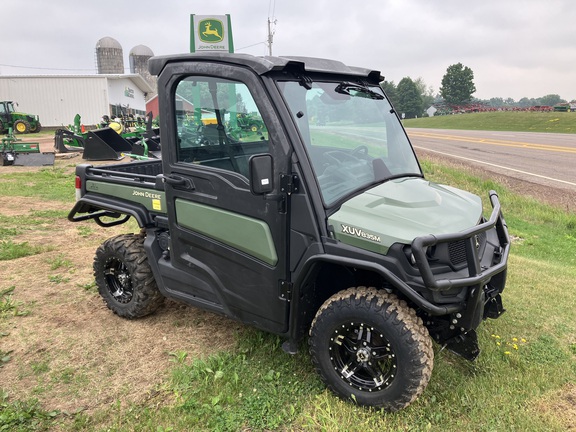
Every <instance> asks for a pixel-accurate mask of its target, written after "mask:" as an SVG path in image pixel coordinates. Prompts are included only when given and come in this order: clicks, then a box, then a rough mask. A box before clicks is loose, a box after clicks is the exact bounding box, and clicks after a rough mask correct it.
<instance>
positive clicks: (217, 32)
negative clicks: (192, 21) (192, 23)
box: [198, 19, 224, 43]
mask: <svg viewBox="0 0 576 432" xmlns="http://www.w3.org/2000/svg"><path fill="white" fill-rule="evenodd" d="M198 33H199V36H200V40H201V41H202V42H206V43H216V42H222V40H223V39H224V25H223V24H222V21H219V20H216V19H205V20H202V21H200V24H199V25H198Z"/></svg>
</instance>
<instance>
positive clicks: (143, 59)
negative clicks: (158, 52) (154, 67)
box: [128, 45, 156, 90]
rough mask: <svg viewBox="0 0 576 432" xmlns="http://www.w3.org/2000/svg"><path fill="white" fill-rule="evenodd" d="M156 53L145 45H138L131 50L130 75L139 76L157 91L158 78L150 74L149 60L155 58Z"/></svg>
mask: <svg viewBox="0 0 576 432" xmlns="http://www.w3.org/2000/svg"><path fill="white" fill-rule="evenodd" d="M153 56H154V53H153V52H152V50H151V49H150V48H148V47H147V46H145V45H136V46H135V47H134V48H132V49H131V50H130V54H129V56H128V57H129V59H130V73H133V74H138V75H140V76H141V77H142V78H144V79H145V80H146V82H148V84H150V86H152V88H153V89H154V90H156V77H153V76H152V75H150V72H148V59H149V58H150V57H153Z"/></svg>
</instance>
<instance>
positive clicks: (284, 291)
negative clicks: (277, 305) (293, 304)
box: [280, 280, 292, 302]
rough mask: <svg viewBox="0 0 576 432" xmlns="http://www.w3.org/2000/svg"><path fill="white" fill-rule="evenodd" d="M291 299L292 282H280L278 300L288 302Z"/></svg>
mask: <svg viewBox="0 0 576 432" xmlns="http://www.w3.org/2000/svg"><path fill="white" fill-rule="evenodd" d="M291 297H292V282H288V281H284V280H283V281H280V298H281V299H282V300H286V301H288V302H289V301H290V298H291Z"/></svg>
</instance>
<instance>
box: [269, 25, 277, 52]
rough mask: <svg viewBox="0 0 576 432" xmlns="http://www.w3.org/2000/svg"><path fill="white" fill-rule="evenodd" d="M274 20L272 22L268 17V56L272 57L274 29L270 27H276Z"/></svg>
mask: <svg viewBox="0 0 576 432" xmlns="http://www.w3.org/2000/svg"><path fill="white" fill-rule="evenodd" d="M276 21H277V20H276V19H275V18H274V21H271V20H270V17H268V55H270V56H271V55H272V43H273V41H274V33H276V29H274V28H273V27H272V26H273V25H274V26H275V25H276Z"/></svg>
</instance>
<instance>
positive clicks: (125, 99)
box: [108, 78, 146, 113]
mask: <svg viewBox="0 0 576 432" xmlns="http://www.w3.org/2000/svg"><path fill="white" fill-rule="evenodd" d="M108 95H109V97H110V104H111V105H120V106H122V107H124V108H131V109H136V110H140V111H142V112H143V113H145V112H146V100H145V98H144V92H143V91H142V90H140V89H139V88H138V87H137V86H136V84H135V83H134V81H132V80H131V79H129V78H114V79H109V80H108Z"/></svg>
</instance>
